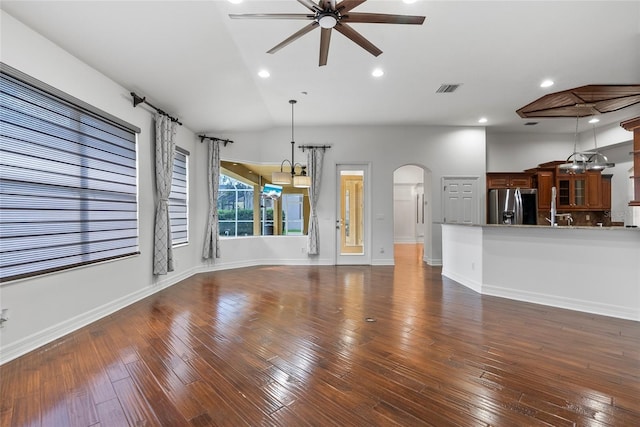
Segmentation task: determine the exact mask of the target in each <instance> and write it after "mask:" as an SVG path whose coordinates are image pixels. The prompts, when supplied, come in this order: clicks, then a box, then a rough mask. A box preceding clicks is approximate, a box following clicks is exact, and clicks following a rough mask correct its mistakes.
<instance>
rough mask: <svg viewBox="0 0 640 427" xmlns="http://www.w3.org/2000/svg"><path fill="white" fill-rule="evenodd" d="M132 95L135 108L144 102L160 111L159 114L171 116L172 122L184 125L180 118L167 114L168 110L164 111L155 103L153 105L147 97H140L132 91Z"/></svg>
mask: <svg viewBox="0 0 640 427" xmlns="http://www.w3.org/2000/svg"><path fill="white" fill-rule="evenodd" d="M131 97H132V98H133V108H135V107H137V106H138V104H142V103H143V102H144V103H145V104H147V105H148V106H149V107H151V108H153V109H154V110H156V111H157V112H158V114H162V115H163V116H167V117H169V119H170V120H171V121H172V122H175V123H177V124H179V125H180V126H182V123H180V121H179V120H178V119H176V118H175V117H172V116H171V115H169V114H167V113H166V112H164V111H162V110H161V109H159V108H158V107H155V106H153V105H151V103H150V102H149V101H147V98H146V97H144V96H143V97H140V96H138V95H136V93H135V92H131Z"/></svg>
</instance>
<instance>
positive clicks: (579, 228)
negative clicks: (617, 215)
mask: <svg viewBox="0 0 640 427" xmlns="http://www.w3.org/2000/svg"><path fill="white" fill-rule="evenodd" d="M440 224H442V225H463V226H467V227H499V228H540V229H545V228H546V229H552V230H621V231H640V227H619V226H618V227H600V226H586V225H575V226H574V225H571V226H566V225H557V226H555V227H551V226H549V225H529V224H522V225H506V224H452V223H446V222H441V223H440Z"/></svg>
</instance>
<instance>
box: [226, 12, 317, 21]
mask: <svg viewBox="0 0 640 427" xmlns="http://www.w3.org/2000/svg"><path fill="white" fill-rule="evenodd" d="M229 18H232V19H307V20H308V19H313V15H308V14H304V13H230V14H229Z"/></svg>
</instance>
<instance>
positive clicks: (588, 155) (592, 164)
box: [558, 117, 615, 173]
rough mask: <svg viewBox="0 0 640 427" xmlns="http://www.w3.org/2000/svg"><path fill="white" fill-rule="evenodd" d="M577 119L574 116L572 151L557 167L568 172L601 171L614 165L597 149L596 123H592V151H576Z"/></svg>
mask: <svg viewBox="0 0 640 427" xmlns="http://www.w3.org/2000/svg"><path fill="white" fill-rule="evenodd" d="M578 120H579V117H576V130H575V134H574V139H573V153H571V155H569V157H567V161H566V163H563V164H561V165H559V166H558V168H559V169H561V170H564V171H567V172H568V173H584V172H586V171H601V170H603V169H605V168H611V167H614V166H615V163H611V162H609V159H607V156H605V155H604V154H602V153H601V152H599V151H598V141H597V139H596V125H595V123H594V124H593V143H594V145H595V149H594V151H577V143H578Z"/></svg>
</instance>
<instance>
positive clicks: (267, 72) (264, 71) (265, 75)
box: [258, 70, 271, 79]
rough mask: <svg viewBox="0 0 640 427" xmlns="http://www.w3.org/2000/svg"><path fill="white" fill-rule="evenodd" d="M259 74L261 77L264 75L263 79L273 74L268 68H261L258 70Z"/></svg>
mask: <svg viewBox="0 0 640 427" xmlns="http://www.w3.org/2000/svg"><path fill="white" fill-rule="evenodd" d="M258 75H259V76H260V77H262V78H263V79H266V78H268V77H269V76H271V73H269V71H267V70H260V71H258Z"/></svg>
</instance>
